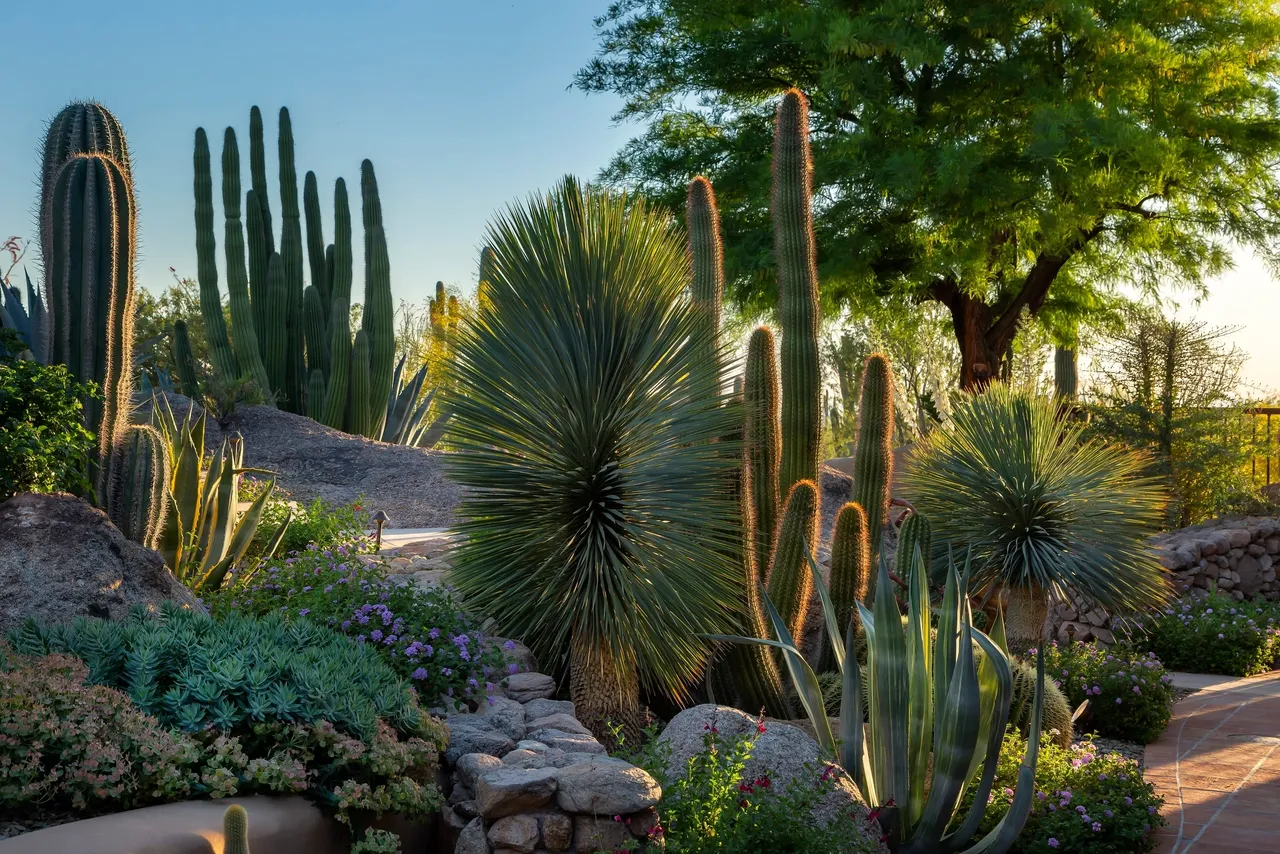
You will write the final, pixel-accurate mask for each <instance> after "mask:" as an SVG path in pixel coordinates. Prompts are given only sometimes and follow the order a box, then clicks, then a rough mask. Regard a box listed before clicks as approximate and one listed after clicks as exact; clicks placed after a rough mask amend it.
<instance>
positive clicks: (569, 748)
mask: <svg viewBox="0 0 1280 854" xmlns="http://www.w3.org/2000/svg"><path fill="white" fill-rule="evenodd" d="M529 737H530V738H535V739H537V740H538V741H541V742H542V743H543V744H545V745H547V747H551V748H556V749H559V750H563V751H564V752H565V753H605V752H607V751H605V749H604V745H603V744H601V743H600V742H598V741H596V740H595V739H594V738H592V737H591V736H589V735H582V734H581V733H576V732H562V731H560V730H555V729H540V730H537V731H535V732H531V733H529Z"/></svg>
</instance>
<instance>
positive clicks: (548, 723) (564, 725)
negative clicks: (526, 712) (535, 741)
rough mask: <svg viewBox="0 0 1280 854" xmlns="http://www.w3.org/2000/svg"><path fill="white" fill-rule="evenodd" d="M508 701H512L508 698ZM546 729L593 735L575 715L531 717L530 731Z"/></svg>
mask: <svg viewBox="0 0 1280 854" xmlns="http://www.w3.org/2000/svg"><path fill="white" fill-rule="evenodd" d="M507 702H511V701H510V700H508V701H507ZM544 729H558V730H560V732H570V733H577V734H578V735H591V730H589V729H587V728H586V727H585V726H583V725H582V724H581V723H580V722H579V721H578V719H577V718H575V717H574V716H573V715H566V714H555V715H547V716H546V717H545V718H538V719H536V720H534V719H532V718H530V719H529V732H537V731H538V730H544Z"/></svg>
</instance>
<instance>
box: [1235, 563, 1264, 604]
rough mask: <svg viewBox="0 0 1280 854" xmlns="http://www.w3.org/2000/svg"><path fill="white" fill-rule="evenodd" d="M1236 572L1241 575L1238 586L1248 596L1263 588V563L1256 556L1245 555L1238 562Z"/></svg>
mask: <svg viewBox="0 0 1280 854" xmlns="http://www.w3.org/2000/svg"><path fill="white" fill-rule="evenodd" d="M1235 571H1236V574H1237V575H1239V576H1240V578H1239V581H1237V582H1236V587H1237V588H1239V589H1240V590H1241V591H1243V592H1244V595H1246V596H1253V595H1254V594H1256V593H1257V592H1258V591H1259V590H1260V589H1261V588H1262V581H1263V578H1262V564H1261V563H1259V562H1258V559H1257V558H1256V557H1253V556H1252V555H1245V556H1244V557H1242V558H1240V560H1238V561H1237V562H1236V570H1235Z"/></svg>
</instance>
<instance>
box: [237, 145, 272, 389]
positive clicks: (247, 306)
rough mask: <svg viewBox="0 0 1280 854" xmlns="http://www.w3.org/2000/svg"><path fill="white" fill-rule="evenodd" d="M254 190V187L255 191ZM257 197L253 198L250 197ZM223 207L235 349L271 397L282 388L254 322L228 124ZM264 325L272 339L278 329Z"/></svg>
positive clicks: (248, 373) (240, 361)
mask: <svg viewBox="0 0 1280 854" xmlns="http://www.w3.org/2000/svg"><path fill="white" fill-rule="evenodd" d="M251 192H252V191H251ZM250 201H253V198H252V197H251V198H250ZM222 209H223V216H224V218H225V226H224V229H223V238H222V248H223V251H224V252H225V253H226V261H227V294H228V296H229V297H230V298H231V325H232V327H233V328H234V329H235V333H236V334H235V338H234V339H233V340H232V351H233V352H234V353H235V357H236V363H237V364H238V365H240V368H241V371H242V372H243V373H244V374H245V375H246V376H248V377H249V378H250V379H252V380H253V382H254V383H255V384H256V385H257V386H258V388H259V390H261V392H262V394H263V396H264V397H266V398H267V399H268V400H270V399H271V398H272V396H273V394H274V393H275V392H277V391H280V390H281V388H282V387H281V386H277V385H275V384H274V383H273V382H272V380H273V379H274V378H273V377H270V376H268V374H267V368H266V366H265V365H264V364H263V363H262V350H261V348H260V347H259V345H258V331H257V327H256V326H255V324H254V310H253V304H252V302H250V298H249V274H248V271H247V270H246V269H245V248H244V227H243V225H242V224H241V221H240V149H239V146H238V145H237V144H236V132H235V130H234V129H232V128H227V130H226V133H225V134H224V135H223V138H222ZM276 331H277V330H274V329H269V328H268V329H264V330H263V333H264V334H265V335H266V336H267V338H268V340H269V339H270V337H271V336H272V335H273V334H275V333H276Z"/></svg>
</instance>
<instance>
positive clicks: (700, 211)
mask: <svg viewBox="0 0 1280 854" xmlns="http://www.w3.org/2000/svg"><path fill="white" fill-rule="evenodd" d="M685 218H686V220H687V223H688V228H689V254H690V258H691V260H692V263H693V286H692V288H691V289H690V293H691V296H692V298H693V304H694V305H695V306H698V307H699V309H700V310H701V314H702V316H703V322H704V323H707V324H708V325H709V326H710V327H711V330H712V335H711V337H710V338H709V339H708V341H709V342H710V343H712V344H713V347H712V350H711V352H708V353H704V354H703V356H702V359H701V360H700V362H701V365H700V366H701V367H705V368H706V369H707V370H710V371H714V372H715V377H716V387H719V379H720V352H719V347H720V311H721V303H722V302H723V300H724V246H723V245H722V244H721V242H720V212H719V210H717V209H716V196H715V191H714V190H712V189H711V182H710V181H708V180H707V179H706V178H703V177H701V176H699V177H697V178H694V179H693V180H692V181H690V182H689V196H688V204H687V207H686V213H685Z"/></svg>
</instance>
